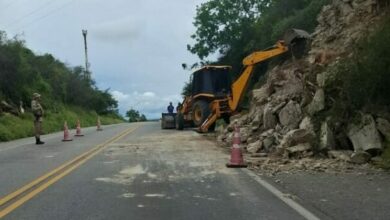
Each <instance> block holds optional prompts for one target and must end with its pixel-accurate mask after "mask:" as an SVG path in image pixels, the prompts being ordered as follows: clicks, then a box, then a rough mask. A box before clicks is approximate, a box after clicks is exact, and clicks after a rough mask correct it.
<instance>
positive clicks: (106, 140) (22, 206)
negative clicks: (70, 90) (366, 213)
mask: <svg viewBox="0 0 390 220" xmlns="http://www.w3.org/2000/svg"><path fill="white" fill-rule="evenodd" d="M83 133H84V134H85V136H84V137H78V138H75V137H74V138H73V141H72V142H61V135H62V134H61V133H57V134H52V135H48V136H45V137H43V139H44V141H46V144H45V145H42V146H37V145H34V144H31V143H32V142H33V138H29V139H22V140H18V141H13V142H9V143H3V144H0V177H1V181H0V218H1V217H3V218H4V219H39V220H45V219H56V220H60V219H196V220H198V219H243V220H248V219H305V218H306V219H307V218H315V217H316V216H317V217H318V215H316V216H315V215H314V214H313V212H310V211H308V210H307V209H305V208H303V207H302V206H300V205H299V204H297V203H294V202H293V201H292V200H291V199H289V198H288V197H287V196H286V197H284V196H283V195H282V194H280V192H279V191H277V190H276V189H275V188H272V186H270V185H269V186H268V187H267V183H266V182H265V183H264V182H263V180H262V179H259V178H256V177H254V176H253V175H251V173H250V171H247V170H240V169H228V168H226V167H225V164H226V162H227V161H228V159H229V155H228V154H227V153H226V152H224V151H222V150H221V149H219V148H218V147H216V146H215V144H214V143H213V142H212V141H209V140H207V138H205V137H203V136H202V135H199V134H197V133H195V132H193V131H182V132H179V131H175V130H160V126H159V123H157V122H150V123H149V122H148V123H135V124H119V125H114V126H108V127H105V128H104V131H101V132H98V131H96V130H95V129H94V128H89V129H84V130H83ZM262 184H263V185H262ZM264 184H265V185H264ZM275 190H276V191H275ZM314 213H315V211H314ZM316 214H321V213H316Z"/></svg>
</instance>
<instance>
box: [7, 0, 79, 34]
mask: <svg viewBox="0 0 390 220" xmlns="http://www.w3.org/2000/svg"><path fill="white" fill-rule="evenodd" d="M74 1H76V0H71V1H69V2H67V3H65V4H62V5H61V6H60V7H57V8H54V9H53V10H51V11H49V12H48V13H46V14H45V15H43V16H41V17H38V18H37V19H34V20H32V21H31V22H29V23H27V24H25V25H22V26H21V27H19V28H18V29H22V28H24V27H28V26H31V25H33V24H35V23H36V22H38V21H40V20H42V19H45V18H47V17H49V16H50V15H52V14H53V13H55V12H57V11H59V10H61V9H63V8H65V7H67V6H69V5H70V4H72V3H73V2H74ZM11 29H12V27H11Z"/></svg>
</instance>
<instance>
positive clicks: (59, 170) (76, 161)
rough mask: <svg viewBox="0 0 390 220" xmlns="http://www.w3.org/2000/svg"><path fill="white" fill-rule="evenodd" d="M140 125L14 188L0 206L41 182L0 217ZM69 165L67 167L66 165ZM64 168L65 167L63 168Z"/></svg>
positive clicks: (4, 210)
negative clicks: (16, 188)
mask: <svg viewBox="0 0 390 220" xmlns="http://www.w3.org/2000/svg"><path fill="white" fill-rule="evenodd" d="M139 127H140V126H137V127H135V128H129V129H127V130H126V131H124V132H122V133H121V134H119V135H118V136H115V137H113V138H111V139H109V140H108V141H106V142H104V143H103V144H100V145H97V146H96V147H94V148H93V149H91V150H89V151H87V152H85V153H83V154H81V155H80V156H78V157H76V158H75V159H72V160H70V161H68V162H66V163H65V164H63V165H61V166H59V167H58V168H56V169H54V170H53V171H50V172H49V173H47V174H45V175H43V176H41V177H39V178H37V179H35V180H33V181H32V182H30V183H28V184H27V185H25V186H23V187H21V188H20V189H18V190H16V191H15V192H13V193H11V194H9V195H7V196H5V197H4V198H2V199H0V206H1V205H4V204H6V203H7V202H9V201H11V200H12V199H14V198H16V197H17V196H19V195H21V194H23V193H24V192H26V191H28V190H29V189H31V188H33V187H34V186H36V185H38V184H40V183H42V182H44V181H46V182H44V183H42V184H41V185H40V186H38V187H37V188H35V189H34V190H32V191H31V192H29V193H27V194H26V195H24V196H22V197H21V198H19V199H17V200H16V201H15V202H13V203H12V204H10V205H9V206H7V207H6V208H4V209H3V210H1V211H0V218H2V217H4V216H6V215H7V214H9V213H10V212H12V211H13V210H15V209H16V208H18V207H19V206H21V205H22V204H24V203H25V202H27V201H28V200H30V199H31V198H33V197H34V196H36V195H37V194H39V193H40V192H42V191H43V190H45V189H46V188H48V187H49V186H50V185H52V184H54V183H55V182H57V181H58V180H60V179H62V178H63V177H64V176H66V175H67V174H69V173H70V172H72V171H73V170H74V169H76V168H78V167H80V166H81V165H82V164H84V163H85V162H86V161H88V160H89V159H91V158H92V157H94V156H95V155H96V154H98V153H100V152H101V151H102V150H103V149H104V148H105V147H107V146H108V145H109V144H111V143H113V142H115V141H118V140H119V139H121V138H123V137H124V136H126V135H128V134H130V133H132V132H133V131H135V130H136V129H137V128H139ZM68 166H69V167H68ZM65 168H66V169H65ZM55 174H57V175H56V176H54V177H53V178H50V177H51V176H53V175H55Z"/></svg>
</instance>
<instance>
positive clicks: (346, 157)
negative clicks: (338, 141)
mask: <svg viewBox="0 0 390 220" xmlns="http://www.w3.org/2000/svg"><path fill="white" fill-rule="evenodd" d="M352 154H353V151H351V150H330V151H328V156H329V157H330V158H334V159H337V160H341V161H346V162H349V161H351V155H352Z"/></svg>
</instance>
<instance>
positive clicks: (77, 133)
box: [74, 119, 84, 137]
mask: <svg viewBox="0 0 390 220" xmlns="http://www.w3.org/2000/svg"><path fill="white" fill-rule="evenodd" d="M74 136H76V137H82V136H84V135H83V134H81V126H80V120H79V119H77V122H76V134H75V135H74Z"/></svg>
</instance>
